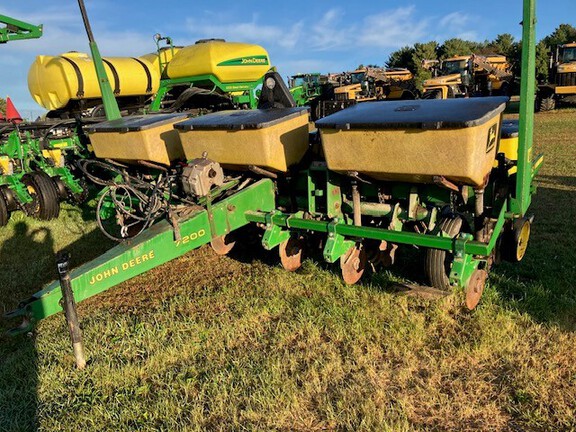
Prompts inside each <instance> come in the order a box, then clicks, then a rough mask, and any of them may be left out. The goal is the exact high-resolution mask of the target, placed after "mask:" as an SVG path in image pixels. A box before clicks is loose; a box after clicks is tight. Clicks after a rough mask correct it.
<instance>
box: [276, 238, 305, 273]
mask: <svg viewBox="0 0 576 432" xmlns="http://www.w3.org/2000/svg"><path fill="white" fill-rule="evenodd" d="M278 253H279V254H280V262H281V263H282V267H284V268H285V269H286V270H288V271H292V272H293V271H296V270H298V269H299V268H300V267H301V266H302V259H303V257H304V239H303V238H302V237H290V238H289V239H288V240H286V241H283V242H282V243H280V246H279V247H278Z"/></svg>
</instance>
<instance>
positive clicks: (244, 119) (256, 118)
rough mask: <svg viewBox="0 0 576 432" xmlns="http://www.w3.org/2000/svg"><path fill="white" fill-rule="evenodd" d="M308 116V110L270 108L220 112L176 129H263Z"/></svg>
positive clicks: (184, 123)
mask: <svg viewBox="0 0 576 432" xmlns="http://www.w3.org/2000/svg"><path fill="white" fill-rule="evenodd" d="M301 115H308V108H306V107H297V108H269V109H258V110H234V111H219V112H215V113H211V114H207V115H204V116H201V117H195V118H191V119H189V120H186V121H183V122H180V123H178V124H175V125H174V127H175V128H176V129H180V130H184V131H189V130H207V129H231V130H242V129H262V128H267V127H270V126H274V125H277V124H279V123H282V122H284V121H286V120H290V119H293V118H297V117H299V116H301Z"/></svg>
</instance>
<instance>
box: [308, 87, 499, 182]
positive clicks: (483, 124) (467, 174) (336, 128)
mask: <svg viewBox="0 0 576 432" xmlns="http://www.w3.org/2000/svg"><path fill="white" fill-rule="evenodd" d="M507 100H508V98H506V97H486V98H471V99H448V100H414V101H390V102H371V103H366V104H358V105H356V106H353V107H351V108H348V109H346V110H343V111H340V112H338V113H335V114H333V115H331V116H328V117H325V118H323V119H320V120H318V121H317V122H316V126H317V128H318V129H319V130H320V133H321V137H322V145H323V149H324V154H325V156H326V162H327V165H328V168H329V169H331V170H333V171H337V172H341V173H348V172H358V173H360V174H364V175H366V176H369V177H372V178H374V179H377V180H390V181H404V182H410V183H432V182H434V177H436V176H442V177H444V178H446V179H448V180H450V181H452V182H455V183H458V184H464V185H470V186H476V187H481V186H483V185H484V184H485V183H486V180H487V177H488V175H489V173H490V171H491V169H492V165H493V163H494V159H495V156H496V149H497V147H498V139H499V134H500V123H501V120H502V112H503V111H504V108H505V107H506V102H507Z"/></svg>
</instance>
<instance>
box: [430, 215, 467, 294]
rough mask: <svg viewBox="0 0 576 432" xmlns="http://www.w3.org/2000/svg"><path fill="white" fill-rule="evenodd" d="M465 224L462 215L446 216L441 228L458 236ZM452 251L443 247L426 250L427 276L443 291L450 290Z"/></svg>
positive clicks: (451, 235)
mask: <svg viewBox="0 0 576 432" xmlns="http://www.w3.org/2000/svg"><path fill="white" fill-rule="evenodd" d="M462 225H463V220H462V218H461V217H459V216H456V217H454V218H446V219H442V220H441V221H440V229H441V230H442V231H444V232H445V233H446V234H448V235H449V236H450V238H454V237H456V236H457V235H458V234H459V233H460V231H461V229H462ZM452 258H453V257H452V253H451V252H449V251H446V250H442V249H428V250H427V251H426V264H425V266H426V267H425V268H426V276H427V277H428V281H429V282H430V285H431V286H432V287H434V288H438V289H440V290H443V291H449V290H450V289H451V285H450V279H449V275H450V267H451V265H452Z"/></svg>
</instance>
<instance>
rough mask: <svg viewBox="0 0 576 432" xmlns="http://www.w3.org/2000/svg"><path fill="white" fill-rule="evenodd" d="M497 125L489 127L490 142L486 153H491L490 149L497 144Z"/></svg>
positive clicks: (487, 144)
mask: <svg viewBox="0 0 576 432" xmlns="http://www.w3.org/2000/svg"><path fill="white" fill-rule="evenodd" d="M496 126H497V125H492V127H491V128H490V129H488V142H487V143H486V153H490V151H491V150H492V149H493V148H494V147H495V146H496Z"/></svg>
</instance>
